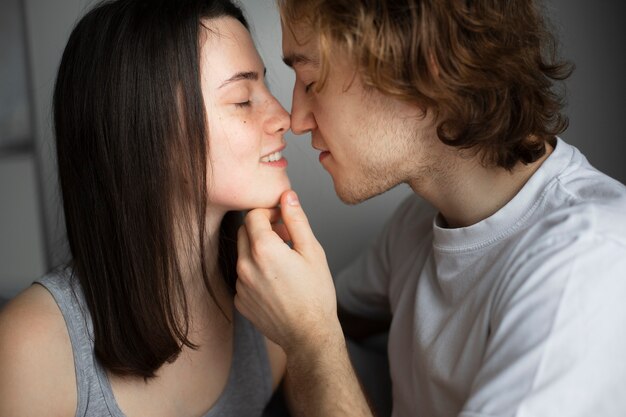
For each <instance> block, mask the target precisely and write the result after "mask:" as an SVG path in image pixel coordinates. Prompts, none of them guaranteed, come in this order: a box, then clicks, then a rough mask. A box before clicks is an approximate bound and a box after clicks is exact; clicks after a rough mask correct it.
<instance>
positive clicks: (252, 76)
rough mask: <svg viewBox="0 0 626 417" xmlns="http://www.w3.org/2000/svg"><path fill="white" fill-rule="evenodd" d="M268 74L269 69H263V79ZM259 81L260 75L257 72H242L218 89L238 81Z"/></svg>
mask: <svg viewBox="0 0 626 417" xmlns="http://www.w3.org/2000/svg"><path fill="white" fill-rule="evenodd" d="M266 74H267V68H263V77H265V75H266ZM258 79H259V73H258V72H256V71H242V72H238V73H237V74H235V75H233V76H232V77H230V78H229V79H227V80H226V81H224V82H223V83H222V85H220V86H219V87H218V88H222V87H224V86H226V85H228V84H230V83H234V82H236V81H243V80H252V81H257V80H258Z"/></svg>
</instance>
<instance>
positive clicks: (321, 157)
mask: <svg viewBox="0 0 626 417" xmlns="http://www.w3.org/2000/svg"><path fill="white" fill-rule="evenodd" d="M328 156H330V152H329V151H322V152H321V153H320V157H319V160H320V162H322V161H323V160H324V159H326V157H328Z"/></svg>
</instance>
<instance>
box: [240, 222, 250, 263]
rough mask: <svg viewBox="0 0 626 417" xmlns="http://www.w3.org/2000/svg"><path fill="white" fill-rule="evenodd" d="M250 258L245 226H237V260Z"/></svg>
mask: <svg viewBox="0 0 626 417" xmlns="http://www.w3.org/2000/svg"><path fill="white" fill-rule="evenodd" d="M242 259H250V239H249V238H248V231H247V230H246V226H241V227H239V230H238V231H237V261H238V262H239V261H241V260H242Z"/></svg>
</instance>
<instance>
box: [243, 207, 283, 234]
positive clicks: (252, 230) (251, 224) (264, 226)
mask: <svg viewBox="0 0 626 417" xmlns="http://www.w3.org/2000/svg"><path fill="white" fill-rule="evenodd" d="M279 219H280V210H278V209H254V210H250V212H248V214H247V215H246V217H245V218H244V224H245V226H246V230H247V232H248V238H249V239H250V240H255V239H256V238H257V237H258V236H260V235H262V234H263V233H265V232H268V231H271V230H272V223H276V222H277V221H278V220H279Z"/></svg>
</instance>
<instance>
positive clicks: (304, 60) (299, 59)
mask: <svg viewBox="0 0 626 417" xmlns="http://www.w3.org/2000/svg"><path fill="white" fill-rule="evenodd" d="M283 62H284V63H285V64H287V66H289V67H291V68H293V67H294V66H296V65H312V66H314V67H318V66H319V62H318V60H317V59H313V58H310V57H308V56H306V55H302V54H296V53H293V54H287V55H285V56H284V57H283Z"/></svg>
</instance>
